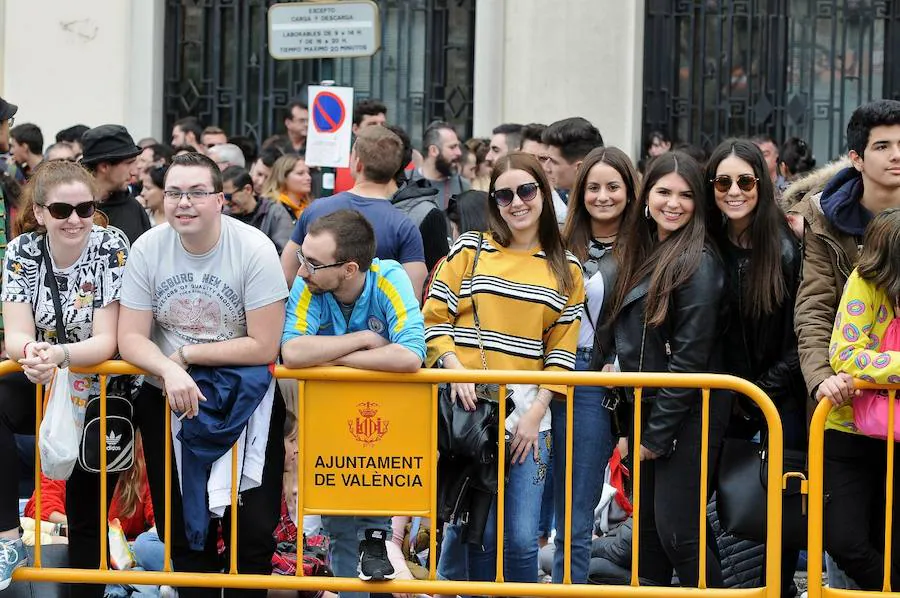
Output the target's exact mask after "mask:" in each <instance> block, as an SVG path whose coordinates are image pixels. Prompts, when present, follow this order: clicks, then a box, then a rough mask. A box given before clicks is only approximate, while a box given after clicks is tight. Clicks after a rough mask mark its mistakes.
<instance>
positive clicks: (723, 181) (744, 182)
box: [710, 174, 759, 193]
mask: <svg viewBox="0 0 900 598" xmlns="http://www.w3.org/2000/svg"><path fill="white" fill-rule="evenodd" d="M758 180H759V179H758V178H756V177H755V176H753V175H752V174H742V175H741V176H739V177H738V178H737V186H738V189H740V190H741V191H753V188H754V187H756V182H757V181H758ZM710 183H712V184H713V186H714V187H715V188H716V191H718V192H719V193H728V190H729V189H731V186H732V185H733V184H734V179H732V178H731V177H730V176H729V175H727V174H723V175H719V176H717V177H716V178H714V179H713V180H711V181H710Z"/></svg>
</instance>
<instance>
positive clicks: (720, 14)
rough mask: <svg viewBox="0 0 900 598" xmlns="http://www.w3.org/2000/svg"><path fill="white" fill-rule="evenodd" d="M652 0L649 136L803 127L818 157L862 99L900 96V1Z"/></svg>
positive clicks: (841, 139) (831, 146) (704, 137)
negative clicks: (664, 133)
mask: <svg viewBox="0 0 900 598" xmlns="http://www.w3.org/2000/svg"><path fill="white" fill-rule="evenodd" d="M646 2H647V4H646V28H645V47H644V123H643V127H644V135H645V136H646V135H647V134H648V133H649V132H651V131H654V130H662V131H664V132H666V133H668V134H669V135H671V136H673V137H674V138H675V139H677V140H679V141H687V142H690V143H694V144H696V145H700V146H702V147H703V148H705V149H707V150H709V149H711V148H712V147H714V146H715V145H716V144H717V143H719V142H720V141H722V140H723V139H725V138H727V137H730V136H745V135H754V134H761V133H765V134H769V135H771V136H772V137H774V138H775V139H776V140H777V141H778V142H781V141H784V139H786V138H787V137H791V136H798V137H800V138H802V139H804V140H806V141H807V142H808V143H810V145H812V147H813V151H814V152H815V155H816V156H817V158H818V159H819V161H820V163H821V162H822V161H824V160H827V159H829V158H831V157H833V156H836V155H838V154H839V153H841V152H843V151H845V150H846V140H845V134H844V130H845V128H846V124H847V120H848V119H849V117H850V114H851V113H852V112H853V110H854V109H855V108H856V107H857V106H858V105H859V104H862V103H865V102H867V101H869V100H872V99H878V98H882V97H894V98H898V99H900V0H646ZM669 49H671V51H670V50H669Z"/></svg>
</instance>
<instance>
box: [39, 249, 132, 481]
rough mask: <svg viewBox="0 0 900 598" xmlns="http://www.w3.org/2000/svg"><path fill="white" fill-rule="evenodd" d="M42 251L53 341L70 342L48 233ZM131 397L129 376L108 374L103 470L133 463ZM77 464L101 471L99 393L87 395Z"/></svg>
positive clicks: (113, 470) (115, 470) (118, 469)
mask: <svg viewBox="0 0 900 598" xmlns="http://www.w3.org/2000/svg"><path fill="white" fill-rule="evenodd" d="M41 254H42V257H43V260H44V267H45V268H46V270H47V272H46V284H47V288H49V289H50V298H51V299H52V300H53V310H54V312H55V315H56V342H57V344H65V343H68V342H69V337H68V335H67V334H66V325H65V321H64V319H63V310H62V301H61V300H60V294H59V285H57V283H56V275H55V274H54V273H53V263H52V261H51V259H50V251H49V250H48V248H47V237H46V236H44V238H43V239H42V240H41ZM130 398H131V376H114V377H109V378H107V385H106V443H105V444H106V471H107V473H118V472H121V471H127V470H129V469H131V467H132V465H134V423H132V422H133V419H134V406H133V405H132V402H131V400H130ZM78 466H79V467H81V469H82V470H84V471H88V472H91V473H99V472H100V396H99V395H98V396H91V397H89V398H88V402H87V406H86V410H85V414H84V429H83V431H82V435H81V448H80V450H79V451H78Z"/></svg>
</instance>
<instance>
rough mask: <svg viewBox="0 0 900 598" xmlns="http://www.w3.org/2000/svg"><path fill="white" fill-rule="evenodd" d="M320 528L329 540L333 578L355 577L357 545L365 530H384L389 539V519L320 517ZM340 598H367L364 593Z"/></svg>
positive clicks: (366, 594)
mask: <svg viewBox="0 0 900 598" xmlns="http://www.w3.org/2000/svg"><path fill="white" fill-rule="evenodd" d="M322 528H323V529H324V530H325V533H327V534H328V536H329V538H330V540H331V569H332V571H334V575H335V577H356V576H357V565H358V564H359V543H360V542H361V541H362V540H364V539H365V537H366V530H368V529H380V530H384V532H385V534H386V536H385V537H386V538H387V539H388V541H390V538H391V518H390V517H346V516H345V517H335V516H326V515H322ZM341 597H342V598H368V597H369V594H368V593H366V592H341Z"/></svg>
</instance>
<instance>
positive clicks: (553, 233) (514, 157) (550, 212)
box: [488, 152, 575, 293]
mask: <svg viewBox="0 0 900 598" xmlns="http://www.w3.org/2000/svg"><path fill="white" fill-rule="evenodd" d="M509 170H523V171H525V172H527V173H528V174H529V175H531V177H532V178H533V179H534V180H535V181H536V182H537V184H538V189H539V190H540V192H541V201H542V202H543V203H542V206H541V216H540V219H539V220H538V241H539V242H540V244H541V249H543V250H544V254H545V255H546V256H547V264H548V266H549V267H550V272H552V273H553V276H554V278H556V283H557V285H559V290H560V291H562V292H564V293H569V292H571V291H572V289H573V288H574V287H575V279H574V277H573V276H572V271H571V270H570V269H569V261H568V260H567V259H566V248H565V247H564V246H563V242H562V237H561V236H560V234H559V226H558V225H557V223H556V212H555V210H554V209H553V195H552V193H553V191H552V189H551V187H550V181H548V180H547V175H546V174H544V170H543V169H542V168H541V165H540V163H539V162H538V161H537V158H535V157H534V156H532V155H531V154H526V153H524V152H510V153H508V154H506V155H505V156H503V157H502V158H500V159H499V160H497V162H496V163H495V164H494V168H493V170H492V171H491V185H490V187H489V194H490V193H493V192H494V188H495V187H494V186H495V185H496V184H497V178H499V177H500V175H501V174H503V173H504V172H507V171H509ZM488 214H489V222H490V227H491V228H490V230H491V234H492V235H493V237H494V240H495V241H497V243H499V244H500V245H502V246H503V247H509V244H510V242H511V241H512V232H511V231H510V230H509V226H508V225H507V224H506V221H505V220H503V217H502V216H501V215H500V208H499V207H498V206H497V202H495V201H488Z"/></svg>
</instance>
